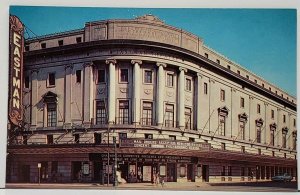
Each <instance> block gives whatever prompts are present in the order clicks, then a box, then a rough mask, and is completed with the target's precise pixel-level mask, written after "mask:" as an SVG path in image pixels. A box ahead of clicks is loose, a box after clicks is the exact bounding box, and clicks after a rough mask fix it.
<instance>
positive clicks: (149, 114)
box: [142, 102, 153, 125]
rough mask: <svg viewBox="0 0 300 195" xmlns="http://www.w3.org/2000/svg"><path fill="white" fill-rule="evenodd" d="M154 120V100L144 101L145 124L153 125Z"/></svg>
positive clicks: (143, 122)
mask: <svg viewBox="0 0 300 195" xmlns="http://www.w3.org/2000/svg"><path fill="white" fill-rule="evenodd" d="M152 121H153V106H152V102H143V118H142V124H143V125H152Z"/></svg>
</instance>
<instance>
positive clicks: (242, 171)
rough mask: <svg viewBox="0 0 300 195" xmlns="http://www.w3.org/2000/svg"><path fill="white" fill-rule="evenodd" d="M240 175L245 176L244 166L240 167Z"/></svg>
mask: <svg viewBox="0 0 300 195" xmlns="http://www.w3.org/2000/svg"><path fill="white" fill-rule="evenodd" d="M241 176H245V167H241Z"/></svg>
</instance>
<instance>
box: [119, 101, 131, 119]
mask: <svg viewBox="0 0 300 195" xmlns="http://www.w3.org/2000/svg"><path fill="white" fill-rule="evenodd" d="M118 124H129V101H128V100H120V101H119V120H118Z"/></svg>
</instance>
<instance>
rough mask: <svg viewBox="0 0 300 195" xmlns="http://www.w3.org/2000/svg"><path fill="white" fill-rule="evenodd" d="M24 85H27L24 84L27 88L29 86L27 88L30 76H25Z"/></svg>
mask: <svg viewBox="0 0 300 195" xmlns="http://www.w3.org/2000/svg"><path fill="white" fill-rule="evenodd" d="M24 85H25V86H24V87H25V88H27V89H28V88H29V76H25V81H24Z"/></svg>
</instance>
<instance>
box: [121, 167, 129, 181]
mask: <svg viewBox="0 0 300 195" xmlns="http://www.w3.org/2000/svg"><path fill="white" fill-rule="evenodd" d="M119 168H120V171H121V178H123V179H125V181H126V182H128V164H124V163H123V164H120V165H119Z"/></svg>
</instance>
